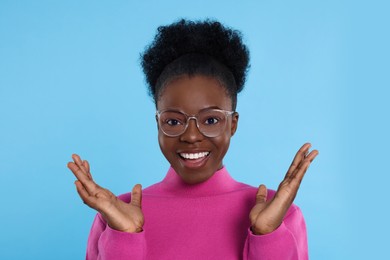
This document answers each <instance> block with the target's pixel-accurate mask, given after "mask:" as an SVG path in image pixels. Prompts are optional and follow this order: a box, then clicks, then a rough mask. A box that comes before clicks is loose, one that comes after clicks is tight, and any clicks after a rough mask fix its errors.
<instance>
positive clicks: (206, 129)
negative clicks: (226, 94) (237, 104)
mask: <svg viewBox="0 0 390 260" xmlns="http://www.w3.org/2000/svg"><path fill="white" fill-rule="evenodd" d="M234 113H235V112H234V111H226V110H222V109H206V110H202V111H201V112H199V113H198V114H197V115H195V116H189V115H187V114H185V113H183V112H180V111H177V110H163V111H157V112H156V116H157V119H158V125H159V127H160V129H161V131H162V132H163V133H164V134H165V135H167V136H169V137H176V136H179V135H182V134H183V133H184V132H185V131H186V129H187V127H188V124H189V122H190V119H194V120H195V122H196V126H197V127H198V129H199V131H200V132H201V133H202V134H203V135H204V136H207V137H217V136H219V135H220V134H221V133H222V132H223V131H224V130H225V127H226V122H227V117H228V116H231V115H232V114H234Z"/></svg>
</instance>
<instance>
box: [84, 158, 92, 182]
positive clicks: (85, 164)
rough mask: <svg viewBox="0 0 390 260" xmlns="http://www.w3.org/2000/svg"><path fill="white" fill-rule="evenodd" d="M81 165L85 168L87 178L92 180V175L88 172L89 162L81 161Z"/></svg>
mask: <svg viewBox="0 0 390 260" xmlns="http://www.w3.org/2000/svg"><path fill="white" fill-rule="evenodd" d="M83 166H84V168H85V170H86V171H87V176H88V178H89V179H91V180H92V175H91V173H90V167H89V163H88V161H87V160H84V161H83Z"/></svg>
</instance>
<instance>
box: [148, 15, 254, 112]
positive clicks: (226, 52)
mask: <svg viewBox="0 0 390 260" xmlns="http://www.w3.org/2000/svg"><path fill="white" fill-rule="evenodd" d="M141 66H142V68H143V71H144V73H145V76H146V81H147V84H148V90H149V95H151V96H152V97H153V99H154V102H155V103H156V105H157V101H158V98H159V95H160V93H161V90H162V88H163V87H164V86H165V85H166V84H167V82H169V80H171V79H173V78H175V77H178V76H181V75H185V74H187V75H190V76H191V75H204V76H211V77H215V78H216V79H218V80H219V81H220V82H221V84H222V85H223V86H224V87H225V88H226V90H227V93H228V95H229V96H230V97H231V98H232V104H233V108H234V109H235V107H236V102H237V101H236V100H237V93H239V92H240V91H241V90H242V89H243V87H244V83H245V78H246V74H247V72H248V69H249V51H248V49H247V47H246V46H245V45H244V44H243V42H242V36H241V33H240V32H239V31H237V30H233V29H231V28H228V27H225V26H224V25H222V24H221V23H219V22H217V21H211V20H205V21H189V20H185V19H181V20H179V21H177V22H175V23H173V24H171V25H168V26H160V27H158V29H157V34H156V36H155V38H154V41H153V42H152V43H151V44H150V45H149V46H147V47H146V49H145V51H144V53H143V54H141Z"/></svg>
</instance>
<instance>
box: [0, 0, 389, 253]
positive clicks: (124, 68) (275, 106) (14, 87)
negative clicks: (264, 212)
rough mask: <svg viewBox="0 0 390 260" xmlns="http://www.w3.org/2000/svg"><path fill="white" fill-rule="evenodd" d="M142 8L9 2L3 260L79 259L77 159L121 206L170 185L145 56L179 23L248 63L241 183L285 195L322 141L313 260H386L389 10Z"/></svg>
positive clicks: (240, 135)
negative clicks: (208, 24)
mask: <svg viewBox="0 0 390 260" xmlns="http://www.w3.org/2000/svg"><path fill="white" fill-rule="evenodd" d="M138 2H141V1H138ZM142 2H143V3H136V1H124V0H118V1H76V0H69V1H5V0H1V1H0V174H1V176H0V177H1V178H0V200H1V201H0V205H1V215H0V220H1V221H0V223H1V224H2V227H1V232H0V259H83V258H84V256H85V248H86V240H87V236H88V232H89V229H90V225H91V222H92V220H93V217H94V214H95V213H94V211H93V210H91V209H90V208H88V207H86V206H85V205H84V204H83V203H82V202H81V200H80V199H79V198H78V195H77V193H76V191H75V187H74V185H73V181H74V177H73V176H72V174H71V173H70V172H69V171H68V169H67V168H66V163H67V162H68V161H69V160H70V155H71V154H72V153H79V154H80V155H82V156H83V157H84V158H86V159H88V160H89V161H90V163H91V165H92V173H93V175H94V178H95V179H96V181H97V182H98V183H100V184H101V185H102V186H104V187H107V188H109V189H110V190H112V191H113V192H114V193H116V194H121V193H125V192H128V191H129V190H130V189H131V187H132V186H133V185H134V184H135V183H142V184H143V186H144V187H146V186H148V185H150V184H152V183H155V182H157V181H159V180H161V178H162V177H163V176H164V175H165V172H166V170H167V168H168V164H167V162H166V161H165V159H164V157H163V156H162V154H161V153H160V150H159V147H158V143H157V138H156V135H157V128H156V125H155V120H154V105H153V103H152V101H151V99H150V98H149V97H148V96H147V92H146V84H145V82H144V78H143V74H142V72H141V69H140V66H139V53H140V52H142V51H143V49H144V47H145V46H146V45H147V44H149V43H150V42H151V40H152V38H153V36H154V34H155V32H156V28H157V27H158V26H159V25H163V24H168V23H171V22H173V21H175V20H177V19H178V18H179V17H186V18H192V19H199V18H205V17H212V18H216V19H218V20H220V21H222V22H224V23H226V24H227V25H229V26H232V27H233V28H236V29H239V30H241V31H242V32H243V34H244V39H245V42H246V43H247V44H248V46H249V48H250V51H251V64H252V67H251V70H250V73H249V75H248V81H247V84H246V88H245V89H244V91H243V92H242V93H241V95H240V96H239V101H238V102H239V103H238V111H239V112H240V115H241V117H240V122H239V130H238V132H237V134H236V136H234V138H233V140H232V145H231V148H230V150H229V153H228V155H227V157H226V158H225V164H226V165H227V167H228V169H229V171H230V172H231V174H232V175H233V176H234V177H235V178H236V179H237V180H240V181H242V182H246V183H249V184H252V185H255V186H257V185H259V184H261V183H264V184H266V185H267V186H268V187H269V188H273V189H276V188H277V186H278V183H279V182H280V181H281V180H282V178H283V176H284V173H285V171H286V170H287V168H288V166H289V164H290V162H291V159H292V157H293V156H294V154H295V151H296V150H297V149H298V148H299V147H300V146H301V144H303V143H304V142H306V141H310V142H312V144H313V147H314V148H317V149H318V150H320V155H319V157H318V158H317V159H316V160H315V162H314V163H313V165H312V166H311V167H310V169H309V171H308V173H307V175H306V177H305V179H304V181H303V183H302V186H301V189H300V191H299V194H298V197H297V199H296V203H297V204H298V205H299V206H300V207H301V208H302V210H303V213H304V215H305V217H306V221H307V227H308V234H309V249H310V256H311V259H368V258H370V259H384V258H385V257H388V253H387V252H388V251H387V249H388V246H389V245H388V243H389V242H388V241H389V240H388V237H387V234H389V233H390V229H389V225H388V220H387V216H386V214H387V213H388V208H389V202H388V200H389V195H388V193H387V191H388V185H389V182H390V178H389V173H390V172H389V167H388V162H389V159H388V157H389V152H388V151H389V145H390V142H389V137H388V133H389V130H390V129H389V111H390V107H389V105H388V102H389V87H390V84H389V83H390V80H389V69H390V66H389V58H390V55H389V46H390V40H389V25H390V20H389V18H388V14H389V11H390V10H389V9H390V8H389V4H386V3H385V2H386V1H352V0H350V1H336V0H334V1H309V0H307V1H301V0H298V1H264V0H263V1H241V3H238V1H226V0H225V1H209V0H208V1H205V0H202V1H142Z"/></svg>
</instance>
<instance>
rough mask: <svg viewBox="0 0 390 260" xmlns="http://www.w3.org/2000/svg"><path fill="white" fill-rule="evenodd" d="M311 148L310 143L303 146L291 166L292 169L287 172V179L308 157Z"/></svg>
mask: <svg viewBox="0 0 390 260" xmlns="http://www.w3.org/2000/svg"><path fill="white" fill-rule="evenodd" d="M310 147H311V144H310V143H305V144H304V145H302V147H301V148H300V149H299V150H298V152H297V153H296V154H295V157H294V159H293V161H292V163H291V165H290V168H289V169H288V171H287V174H286V177H289V176H290V175H291V174H292V173H293V172H294V171H295V169H296V168H297V167H298V166H299V164H300V163H301V162H302V160H303V159H305V157H306V155H307V154H308V152H309V149H310Z"/></svg>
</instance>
